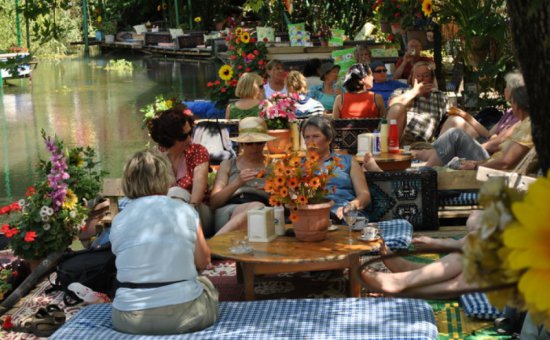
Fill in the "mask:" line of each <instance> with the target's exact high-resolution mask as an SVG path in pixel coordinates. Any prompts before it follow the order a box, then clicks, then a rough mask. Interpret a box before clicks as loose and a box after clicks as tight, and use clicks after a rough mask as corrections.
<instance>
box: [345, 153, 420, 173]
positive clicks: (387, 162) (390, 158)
mask: <svg viewBox="0 0 550 340" xmlns="http://www.w3.org/2000/svg"><path fill="white" fill-rule="evenodd" d="M373 157H374V160H375V161H376V163H377V164H378V166H379V167H380V169H382V170H384V171H402V170H405V169H407V168H410V167H411V161H412V159H413V156H412V155H411V154H403V152H402V151H401V152H399V153H388V152H382V153H381V154H379V155H373ZM355 159H356V160H357V161H358V162H359V163H363V157H359V156H355Z"/></svg>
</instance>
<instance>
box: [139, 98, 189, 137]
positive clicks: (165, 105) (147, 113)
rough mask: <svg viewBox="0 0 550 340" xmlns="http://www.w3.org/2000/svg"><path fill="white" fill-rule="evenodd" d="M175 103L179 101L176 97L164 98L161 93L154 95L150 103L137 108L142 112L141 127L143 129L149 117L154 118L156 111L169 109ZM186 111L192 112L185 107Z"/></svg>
mask: <svg viewBox="0 0 550 340" xmlns="http://www.w3.org/2000/svg"><path fill="white" fill-rule="evenodd" d="M176 103H181V100H178V99H177V98H164V96H163V95H162V94H159V95H158V96H156V97H155V100H154V101H153V102H152V103H150V104H147V105H145V106H144V107H142V108H141V109H139V112H141V113H143V122H142V124H141V128H142V129H145V128H146V127H147V123H148V122H149V121H150V120H151V119H153V118H155V115H156V114H157V112H161V111H166V110H169V109H171V108H172V107H174V105H175V104H176ZM187 111H189V112H188V113H189V114H192V113H191V110H189V109H187Z"/></svg>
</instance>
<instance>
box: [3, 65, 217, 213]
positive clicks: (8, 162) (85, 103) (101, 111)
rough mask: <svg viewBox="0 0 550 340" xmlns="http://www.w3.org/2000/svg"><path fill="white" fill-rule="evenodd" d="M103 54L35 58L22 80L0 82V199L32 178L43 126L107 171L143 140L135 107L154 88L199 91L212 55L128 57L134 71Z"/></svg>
mask: <svg viewBox="0 0 550 340" xmlns="http://www.w3.org/2000/svg"><path fill="white" fill-rule="evenodd" d="M108 60H109V59H108V58H103V57H99V58H89V59H65V60H62V61H40V62H39V64H38V66H37V67H36V69H35V70H34V71H33V73H32V84H30V85H29V84H28V80H24V81H15V80H10V81H9V83H11V84H14V86H13V85H10V86H4V88H3V90H0V134H1V138H0V162H1V163H0V164H1V168H0V206H3V205H6V204H8V203H11V202H13V201H15V200H17V199H19V198H21V197H22V196H23V195H24V193H25V190H26V188H27V187H28V186H30V185H31V184H32V183H33V182H34V174H35V168H36V164H37V161H38V160H39V157H41V158H42V159H47V158H48V157H49V155H48V154H47V152H46V149H45V147H44V143H43V142H42V138H41V135H40V131H41V129H44V130H45V131H46V132H47V134H49V135H52V136H53V135H57V136H58V137H59V138H61V139H62V140H63V141H64V142H65V145H67V146H70V147H72V146H91V147H93V148H95V149H96V151H97V153H98V156H99V160H100V162H101V165H100V166H101V167H102V168H103V169H104V170H106V171H108V172H109V175H108V177H120V176H121V174H122V167H123V165H124V162H125V161H126V160H127V159H128V158H129V156H131V155H132V154H133V153H134V152H135V151H137V150H140V149H143V148H145V146H146V144H147V142H148V136H147V133H146V131H145V130H143V129H142V128H141V125H142V114H141V113H140V112H139V109H140V108H141V107H143V106H144V105H146V104H149V103H150V102H152V101H153V100H154V98H155V96H157V95H159V94H163V95H164V96H165V97H174V96H175V97H178V98H182V99H194V98H207V97H208V93H207V88H206V83H207V82H208V81H211V80H213V79H215V77H216V72H217V68H218V65H215V64H214V63H209V62H204V61H197V62H177V61H168V60H163V59H160V60H159V59H153V58H139V59H136V58H134V59H133V60H131V61H132V63H133V65H134V71H133V72H131V73H127V72H126V73H124V72H118V71H107V70H105V69H104V66H105V65H106V64H107V62H108Z"/></svg>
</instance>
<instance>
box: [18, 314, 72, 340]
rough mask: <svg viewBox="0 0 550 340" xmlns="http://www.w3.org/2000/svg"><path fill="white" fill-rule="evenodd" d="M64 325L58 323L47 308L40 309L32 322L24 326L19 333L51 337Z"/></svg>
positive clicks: (29, 321)
mask: <svg viewBox="0 0 550 340" xmlns="http://www.w3.org/2000/svg"><path fill="white" fill-rule="evenodd" d="M62 324H63V323H62V322H56V321H55V318H54V317H53V316H51V315H50V314H49V313H48V311H47V310H46V309H45V308H40V309H39V310H38V311H37V312H36V313H35V314H34V316H33V317H32V318H31V319H30V320H28V321H27V322H25V323H24V324H23V325H22V327H21V329H20V330H19V331H22V332H25V333H31V334H34V335H36V336H37V337H49V336H50V335H52V334H53V333H54V332H55V331H56V330H57V329H58V328H59V327H60V326H61V325H62Z"/></svg>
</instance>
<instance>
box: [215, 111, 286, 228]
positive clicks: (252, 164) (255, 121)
mask: <svg viewBox="0 0 550 340" xmlns="http://www.w3.org/2000/svg"><path fill="white" fill-rule="evenodd" d="M273 139H275V138H273V137H271V136H269V135H268V134H267V127H266V124H265V121H264V120H263V119H262V118H260V117H246V118H244V119H243V120H241V121H240V122H239V136H238V137H235V138H231V140H232V141H234V142H237V143H239V144H240V145H239V147H240V149H241V151H240V154H239V156H238V157H236V158H231V159H227V160H224V161H223V162H222V163H221V164H220V168H219V170H218V173H217V174H216V180H215V182H214V188H213V189H212V193H211V195H210V206H211V208H212V209H215V210H216V214H215V228H216V231H217V233H216V234H223V233H226V232H228V231H232V230H237V229H246V221H247V211H248V210H251V209H258V208H262V207H263V206H264V205H267V202H268V199H269V194H268V193H267V192H265V190H264V181H265V180H264V179H263V178H257V174H258V173H259V172H260V171H261V170H263V169H264V168H265V162H264V160H265V158H264V154H263V149H264V147H265V143H266V142H267V141H270V140H273Z"/></svg>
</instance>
